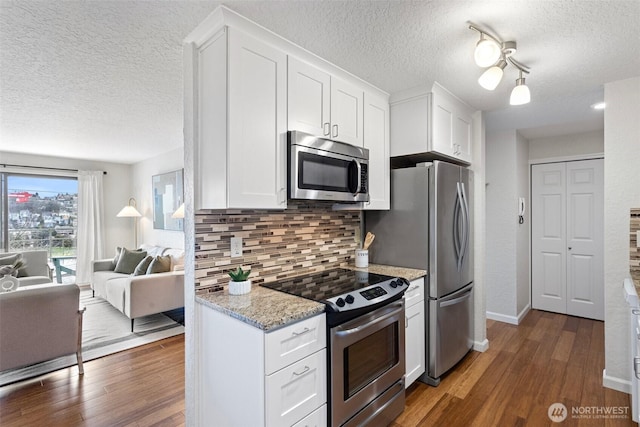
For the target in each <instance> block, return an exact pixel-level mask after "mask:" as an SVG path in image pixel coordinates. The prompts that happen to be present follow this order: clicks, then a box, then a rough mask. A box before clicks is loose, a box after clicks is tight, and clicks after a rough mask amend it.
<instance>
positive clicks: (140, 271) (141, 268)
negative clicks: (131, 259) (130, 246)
mask: <svg viewBox="0 0 640 427" xmlns="http://www.w3.org/2000/svg"><path fill="white" fill-rule="evenodd" d="M151 261H153V257H152V256H151V255H147V256H146V257H144V259H143V260H142V261H140V263H138V266H137V267H136V269H135V270H134V271H133V275H134V276H142V275H145V274H147V268H149V264H151Z"/></svg>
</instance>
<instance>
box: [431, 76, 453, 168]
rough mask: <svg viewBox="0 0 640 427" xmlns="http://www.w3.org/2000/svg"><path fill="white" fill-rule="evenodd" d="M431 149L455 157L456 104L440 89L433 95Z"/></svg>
mask: <svg viewBox="0 0 640 427" xmlns="http://www.w3.org/2000/svg"><path fill="white" fill-rule="evenodd" d="M431 100H432V103H431V114H432V124H433V127H432V129H431V151H435V152H437V153H440V154H444V155H445V156H453V157H455V150H454V147H453V127H454V123H455V121H454V120H455V106H454V104H453V102H452V101H451V99H449V97H447V96H446V95H444V94H441V93H440V92H439V91H438V92H436V91H435V87H434V92H433V96H432V97H431Z"/></svg>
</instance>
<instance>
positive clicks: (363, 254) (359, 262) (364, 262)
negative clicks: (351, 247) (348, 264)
mask: <svg viewBox="0 0 640 427" xmlns="http://www.w3.org/2000/svg"><path fill="white" fill-rule="evenodd" d="M356 267H369V251H368V250H366V249H356Z"/></svg>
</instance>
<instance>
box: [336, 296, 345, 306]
mask: <svg viewBox="0 0 640 427" xmlns="http://www.w3.org/2000/svg"><path fill="white" fill-rule="evenodd" d="M336 305H337V306H338V307H344V300H343V299H342V298H338V299H337V300H336Z"/></svg>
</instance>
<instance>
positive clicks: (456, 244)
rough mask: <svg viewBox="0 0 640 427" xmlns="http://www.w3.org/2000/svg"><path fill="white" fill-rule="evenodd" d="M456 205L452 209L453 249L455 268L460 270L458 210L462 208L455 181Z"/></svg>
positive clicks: (458, 184) (458, 187) (460, 246)
mask: <svg viewBox="0 0 640 427" xmlns="http://www.w3.org/2000/svg"><path fill="white" fill-rule="evenodd" d="M456 192H457V194H456V205H455V207H454V209H453V249H454V251H455V254H456V268H457V269H458V271H460V266H461V262H460V260H461V252H462V242H461V240H460V211H461V210H462V203H461V201H460V198H461V193H460V183H459V182H456Z"/></svg>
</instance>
